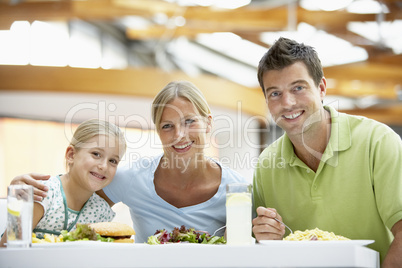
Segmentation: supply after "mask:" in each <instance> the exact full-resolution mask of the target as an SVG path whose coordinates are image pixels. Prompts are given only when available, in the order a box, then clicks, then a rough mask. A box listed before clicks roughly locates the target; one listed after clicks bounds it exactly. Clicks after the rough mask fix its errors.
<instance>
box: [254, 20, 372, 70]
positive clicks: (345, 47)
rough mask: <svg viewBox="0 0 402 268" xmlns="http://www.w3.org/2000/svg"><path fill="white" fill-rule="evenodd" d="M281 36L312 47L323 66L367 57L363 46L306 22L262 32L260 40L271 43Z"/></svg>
mask: <svg viewBox="0 0 402 268" xmlns="http://www.w3.org/2000/svg"><path fill="white" fill-rule="evenodd" d="M281 36H283V37H286V38H289V39H293V40H296V41H297V42H302V43H305V44H306V45H309V46H312V47H314V48H315V50H316V51H317V53H318V56H319V57H320V59H321V63H322V65H323V66H324V67H327V66H332V65H339V64H346V63H351V62H357V61H364V60H366V59H367V58H368V54H367V51H366V50H364V49H363V48H360V47H356V46H353V45H352V44H351V43H349V42H347V41H345V40H343V39H341V38H338V37H336V36H334V35H331V34H328V33H326V32H324V31H321V30H317V29H316V28H315V27H313V26H311V25H309V24H307V23H299V25H298V27H297V31H284V32H266V33H263V34H261V37H260V39H261V41H262V42H264V43H267V44H269V45H272V44H274V43H275V41H276V40H278V39H279V37H281ZM339 53H342V57H340V56H339Z"/></svg>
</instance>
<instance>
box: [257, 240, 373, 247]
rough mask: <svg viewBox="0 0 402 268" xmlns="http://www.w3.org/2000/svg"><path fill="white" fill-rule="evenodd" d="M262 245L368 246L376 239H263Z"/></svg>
mask: <svg viewBox="0 0 402 268" xmlns="http://www.w3.org/2000/svg"><path fill="white" fill-rule="evenodd" d="M259 243H260V244H262V245H270V246H301V245H302V246H320V247H321V246H324V247H325V246H331V247H332V246H350V245H354V246H366V245H369V244H372V243H374V240H329V241H317V240H315V241H287V240H261V241H260V242H259Z"/></svg>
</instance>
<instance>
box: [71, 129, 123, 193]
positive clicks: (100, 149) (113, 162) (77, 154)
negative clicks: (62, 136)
mask: <svg viewBox="0 0 402 268" xmlns="http://www.w3.org/2000/svg"><path fill="white" fill-rule="evenodd" d="M118 142H119V140H118V139H117V138H115V137H111V136H107V135H98V136H95V137H93V138H91V139H90V140H88V141H87V142H86V143H84V144H83V146H81V147H80V148H79V149H78V150H77V149H76V148H74V147H72V146H69V147H68V148H67V152H66V158H67V163H69V165H70V170H69V175H70V178H71V179H74V180H75V182H76V183H77V184H78V185H80V186H81V187H82V188H84V189H86V190H88V191H91V192H95V191H98V190H100V189H102V188H103V187H105V186H106V185H108V184H109V183H110V182H112V179H113V177H114V175H115V174H116V169H117V165H118V164H119V162H120V157H121V155H120V151H119V143H118Z"/></svg>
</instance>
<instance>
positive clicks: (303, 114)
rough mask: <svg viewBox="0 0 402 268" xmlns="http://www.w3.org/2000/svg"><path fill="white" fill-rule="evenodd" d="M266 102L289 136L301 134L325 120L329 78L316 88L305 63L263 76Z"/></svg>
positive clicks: (277, 121)
mask: <svg viewBox="0 0 402 268" xmlns="http://www.w3.org/2000/svg"><path fill="white" fill-rule="evenodd" d="M263 82H264V92H265V100H266V102H267V105H268V109H269V111H270V113H271V115H272V117H273V119H274V120H275V122H276V124H277V125H278V126H279V127H281V128H282V129H283V130H284V131H286V133H287V134H288V135H289V136H292V135H301V134H303V133H306V132H307V131H308V130H309V129H311V128H312V127H313V126H314V124H312V123H315V122H317V121H321V120H323V119H321V113H320V111H321V109H322V100H323V98H324V96H325V93H326V81H325V78H323V79H322V80H321V83H320V84H319V86H318V87H317V86H315V84H314V81H313V79H312V78H311V76H310V75H309V74H308V71H307V68H306V66H305V64H304V63H303V62H296V63H294V64H292V65H290V66H288V67H286V68H284V69H282V70H272V71H267V72H265V73H264V75H263Z"/></svg>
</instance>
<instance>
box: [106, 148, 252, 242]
mask: <svg viewBox="0 0 402 268" xmlns="http://www.w3.org/2000/svg"><path fill="white" fill-rule="evenodd" d="M161 157H162V155H160V156H158V157H156V158H142V159H140V160H138V161H137V162H132V163H129V164H128V165H126V166H122V167H119V168H118V170H117V172H116V175H115V177H114V179H113V181H112V183H111V184H109V185H108V186H107V187H106V188H104V189H103V191H104V192H105V194H106V195H107V196H108V197H109V198H110V199H111V200H112V201H113V202H114V203H118V202H123V203H124V204H126V205H127V206H128V207H129V208H130V214H131V219H132V221H133V224H134V230H135V232H136V235H135V242H136V243H143V242H147V239H148V237H149V236H151V235H153V234H154V233H155V231H156V230H159V229H166V230H168V231H170V230H172V229H173V228H174V227H180V226H181V225H184V226H186V228H195V229H196V230H200V231H207V232H209V233H210V234H212V233H213V232H214V231H215V230H216V229H218V228H219V227H222V226H224V225H225V224H226V207H225V202H226V184H228V183H238V182H243V183H248V181H247V180H246V179H245V178H243V177H242V176H241V175H240V174H238V173H237V172H235V171H233V170H231V169H229V168H227V167H224V166H222V165H221V164H219V163H217V164H218V165H219V166H220V167H221V169H222V178H221V185H220V186H219V189H218V191H217V193H216V194H215V195H214V196H213V197H212V198H211V199H209V200H207V201H206V202H203V203H200V204H197V205H194V206H189V207H183V208H177V207H175V206H173V205H171V204H169V203H168V202H166V201H165V200H163V199H162V198H161V197H160V196H158V194H157V193H156V191H155V185H154V173H155V170H156V168H157V167H158V165H159V161H160V159H161ZM223 232H224V231H222V232H221V233H218V234H217V235H220V236H221V235H223Z"/></svg>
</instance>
